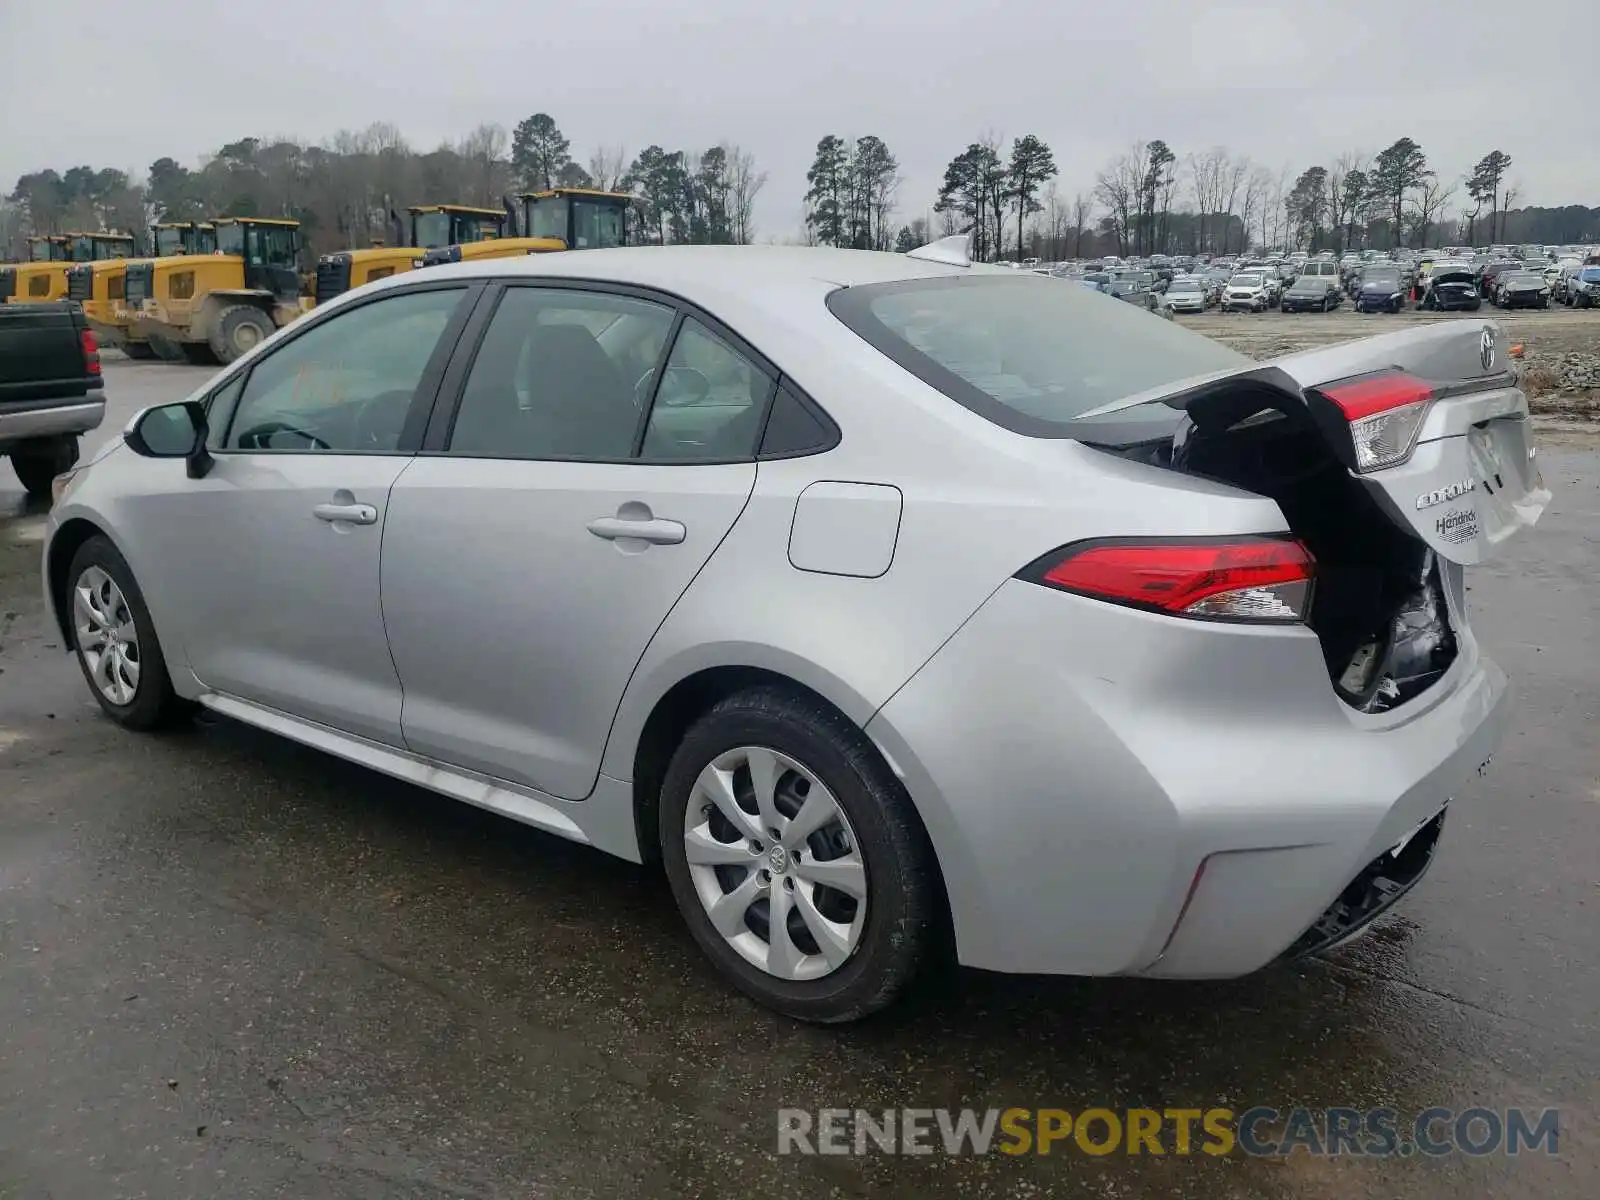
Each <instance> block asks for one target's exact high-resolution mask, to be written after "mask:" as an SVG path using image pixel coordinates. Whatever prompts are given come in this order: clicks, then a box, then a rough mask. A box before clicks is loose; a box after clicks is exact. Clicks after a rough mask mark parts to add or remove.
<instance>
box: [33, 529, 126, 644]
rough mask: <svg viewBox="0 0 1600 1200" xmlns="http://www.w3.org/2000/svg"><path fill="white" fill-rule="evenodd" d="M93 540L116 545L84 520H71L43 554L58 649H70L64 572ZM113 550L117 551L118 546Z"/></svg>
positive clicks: (57, 531)
mask: <svg viewBox="0 0 1600 1200" xmlns="http://www.w3.org/2000/svg"><path fill="white" fill-rule="evenodd" d="M96 536H99V537H104V538H107V539H109V540H110V541H111V544H112V545H116V544H117V543H116V539H115V538H113V537H111V535H110V534H109V533H108V532H106V530H105V529H103V528H102V527H101V526H99V525H97V524H95V523H94V522H93V521H91V520H89V519H88V518H87V517H72V518H69V519H68V520H66V521H64V522H63V523H62V524H61V527H60V528H58V529H57V530H56V533H55V536H54V537H53V538H51V539H50V545H49V547H48V549H47V550H46V551H45V596H46V598H47V599H48V600H49V601H50V613H51V615H52V616H53V617H54V618H55V624H56V628H57V629H58V630H59V631H60V632H61V637H62V645H63V646H64V647H66V648H67V649H71V648H72V624H71V620H70V618H69V616H68V614H69V613H70V612H71V605H69V604H68V603H67V587H68V586H69V583H70V581H69V580H68V579H67V571H68V570H69V569H70V568H71V566H72V558H73V555H75V554H77V553H78V549H79V547H81V546H82V545H83V544H84V543H85V542H87V541H88V540H89V539H90V538H92V537H96ZM117 549H118V551H119V552H120V551H121V547H120V546H118V547H117ZM124 557H126V555H124Z"/></svg>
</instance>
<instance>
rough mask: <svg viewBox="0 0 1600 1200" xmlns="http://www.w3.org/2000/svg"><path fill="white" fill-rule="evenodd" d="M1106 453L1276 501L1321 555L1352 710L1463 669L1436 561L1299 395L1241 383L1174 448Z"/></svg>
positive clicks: (1390, 702)
mask: <svg viewBox="0 0 1600 1200" xmlns="http://www.w3.org/2000/svg"><path fill="white" fill-rule="evenodd" d="M1090 444H1095V443H1093V442H1091V443H1090ZM1100 448H1101V449H1105V450H1110V451H1112V452H1113V453H1116V454H1119V455H1121V456H1123V457H1127V458H1132V459H1135V460H1138V461H1142V462H1147V463H1150V464H1152V465H1155V466H1161V467H1165V468H1168V469H1171V470H1177V471H1182V472H1184V473H1186V474H1192V475H1198V476H1203V477H1205V478H1208V479H1214V480H1217V481H1219V482H1222V483H1228V484H1232V485H1233V486H1235V487H1241V488H1245V489H1247V490H1249V491H1251V492H1255V493H1257V494H1258V495H1262V496H1267V497H1270V498H1271V499H1272V500H1274V501H1276V502H1277V504H1278V507H1279V508H1280V509H1282V510H1283V515H1284V517H1285V518H1286V519H1287V521H1288V523H1289V528H1290V529H1291V530H1292V531H1293V532H1294V534H1295V535H1296V536H1297V537H1299V538H1300V539H1301V540H1302V541H1304V542H1305V544H1306V546H1307V547H1309V548H1310V550H1311V553H1312V554H1313V555H1315V557H1316V560H1317V577H1316V584H1315V589H1314V591H1313V595H1312V605H1311V614H1310V622H1309V623H1310V626H1311V628H1312V629H1313V630H1314V631H1315V632H1316V634H1317V638H1318V640H1319V641H1320V642H1321V643H1322V651H1323V657H1324V658H1325V659H1326V661H1327V664H1328V675H1329V678H1330V680H1331V681H1332V683H1333V686H1334V690H1335V691H1336V692H1337V693H1338V694H1339V696H1340V698H1341V699H1342V700H1344V701H1345V703H1347V704H1349V705H1351V706H1352V707H1353V708H1356V709H1358V710H1360V711H1362V712H1382V711H1384V710H1386V709H1390V708H1393V707H1395V706H1397V705H1399V704H1403V703H1405V702H1406V701H1407V700H1410V699H1412V698H1413V697H1415V696H1417V695H1419V694H1420V693H1421V692H1423V691H1424V690H1426V689H1427V688H1428V687H1430V686H1431V685H1432V684H1433V683H1435V682H1436V681H1437V680H1438V679H1439V678H1440V676H1442V675H1443V674H1444V672H1445V671H1446V670H1447V669H1448V668H1449V666H1450V664H1451V663H1452V662H1453V661H1454V660H1455V656H1456V639H1455V636H1454V633H1453V632H1452V630H1451V627H1450V621H1449V617H1448V612H1447V608H1446V603H1445V597H1444V589H1443V580H1442V577H1441V575H1440V568H1439V564H1438V563H1437V561H1436V559H1435V556H1434V553H1433V551H1432V550H1431V549H1430V548H1429V547H1428V546H1427V545H1425V544H1424V543H1423V542H1422V541H1421V540H1419V539H1418V538H1417V537H1415V536H1414V535H1413V534H1412V533H1411V532H1410V531H1409V530H1407V529H1404V528H1402V527H1401V526H1399V525H1397V524H1396V523H1395V522H1394V521H1393V520H1391V519H1390V518H1389V517H1388V515H1386V514H1385V513H1384V511H1383V510H1382V509H1381V508H1380V507H1379V506H1378V504H1377V502H1376V501H1375V500H1374V499H1373V498H1372V496H1371V494H1370V493H1368V491H1367V490H1366V489H1365V488H1363V487H1362V486H1361V485H1360V484H1359V483H1358V482H1357V481H1356V480H1354V479H1352V478H1351V477H1350V473H1349V472H1348V471H1347V470H1346V468H1345V467H1344V465H1343V464H1342V463H1341V462H1340V461H1339V460H1338V459H1337V458H1336V457H1335V455H1334V453H1333V451H1332V449H1331V448H1330V447H1329V445H1328V443H1327V442H1326V440H1324V438H1323V436H1322V435H1321V434H1320V433H1319V432H1318V430H1317V428H1316V426H1315V424H1313V422H1312V420H1311V417H1310V415H1309V413H1308V412H1307V410H1306V407H1305V405H1304V403H1303V401H1301V400H1300V399H1299V398H1298V397H1289V396H1286V395H1284V394H1283V393H1282V392H1280V391H1278V390H1277V389H1275V388H1273V387H1271V386H1269V385H1264V384H1261V383H1259V382H1256V381H1251V380H1241V381H1238V382H1237V383H1235V384H1234V385H1232V386H1230V387H1227V388H1224V389H1220V390H1214V391H1209V392H1208V394H1206V395H1204V396H1202V397H1197V398H1194V399H1191V401H1190V402H1189V405H1188V409H1187V415H1186V416H1185V417H1184V418H1183V419H1182V421H1181V423H1180V426H1179V428H1178V430H1177V432H1176V434H1175V435H1174V436H1173V437H1172V438H1170V439H1163V440H1161V441H1158V442H1143V443H1141V444H1139V445H1135V446H1110V445H1105V444H1103V443H1102V444H1100Z"/></svg>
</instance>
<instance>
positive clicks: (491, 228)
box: [455, 213, 500, 246]
mask: <svg viewBox="0 0 1600 1200" xmlns="http://www.w3.org/2000/svg"><path fill="white" fill-rule="evenodd" d="M455 224H456V232H455V241H457V242H460V243H461V244H462V245H464V246H470V245H471V244H472V243H473V242H481V241H485V240H487V239H489V238H492V237H498V236H499V234H500V222H499V221H498V220H496V219H495V218H494V217H483V216H469V215H467V214H463V213H457V214H456V215H455Z"/></svg>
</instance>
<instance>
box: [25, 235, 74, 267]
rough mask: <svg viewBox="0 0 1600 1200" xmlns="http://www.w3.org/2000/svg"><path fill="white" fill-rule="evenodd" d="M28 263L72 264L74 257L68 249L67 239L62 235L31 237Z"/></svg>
mask: <svg viewBox="0 0 1600 1200" xmlns="http://www.w3.org/2000/svg"><path fill="white" fill-rule="evenodd" d="M28 261H29V262H36V263H47V262H71V261H72V255H71V252H70V251H69V250H68V248H67V239H66V238H64V237H62V236H61V235H60V234H49V235H47V236H43V237H30V238H29V239H28Z"/></svg>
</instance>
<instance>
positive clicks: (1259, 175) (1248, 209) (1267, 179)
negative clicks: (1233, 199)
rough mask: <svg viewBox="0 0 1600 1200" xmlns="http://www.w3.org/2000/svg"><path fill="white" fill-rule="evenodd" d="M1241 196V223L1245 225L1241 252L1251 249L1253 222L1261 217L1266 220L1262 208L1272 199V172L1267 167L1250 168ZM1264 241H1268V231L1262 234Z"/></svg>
mask: <svg viewBox="0 0 1600 1200" xmlns="http://www.w3.org/2000/svg"><path fill="white" fill-rule="evenodd" d="M1241 187H1242V190H1241V193H1240V198H1239V223H1240V224H1241V225H1242V226H1243V227H1244V245H1242V246H1240V247H1239V250H1240V252H1241V253H1244V252H1248V251H1249V249H1250V236H1251V229H1252V228H1253V226H1252V224H1251V222H1252V221H1253V220H1254V219H1255V218H1257V217H1260V218H1261V220H1262V221H1263V222H1264V221H1265V220H1266V217H1265V216H1263V215H1262V210H1263V209H1265V208H1266V207H1267V205H1268V204H1269V203H1270V202H1271V199H1272V173H1271V172H1270V171H1268V170H1267V169H1266V168H1265V167H1254V168H1251V169H1250V172H1249V174H1248V176H1246V178H1245V179H1244V180H1243V182H1242V185H1241ZM1261 240H1262V242H1263V243H1265V241H1266V232H1265V230H1263V232H1262V234H1261Z"/></svg>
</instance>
